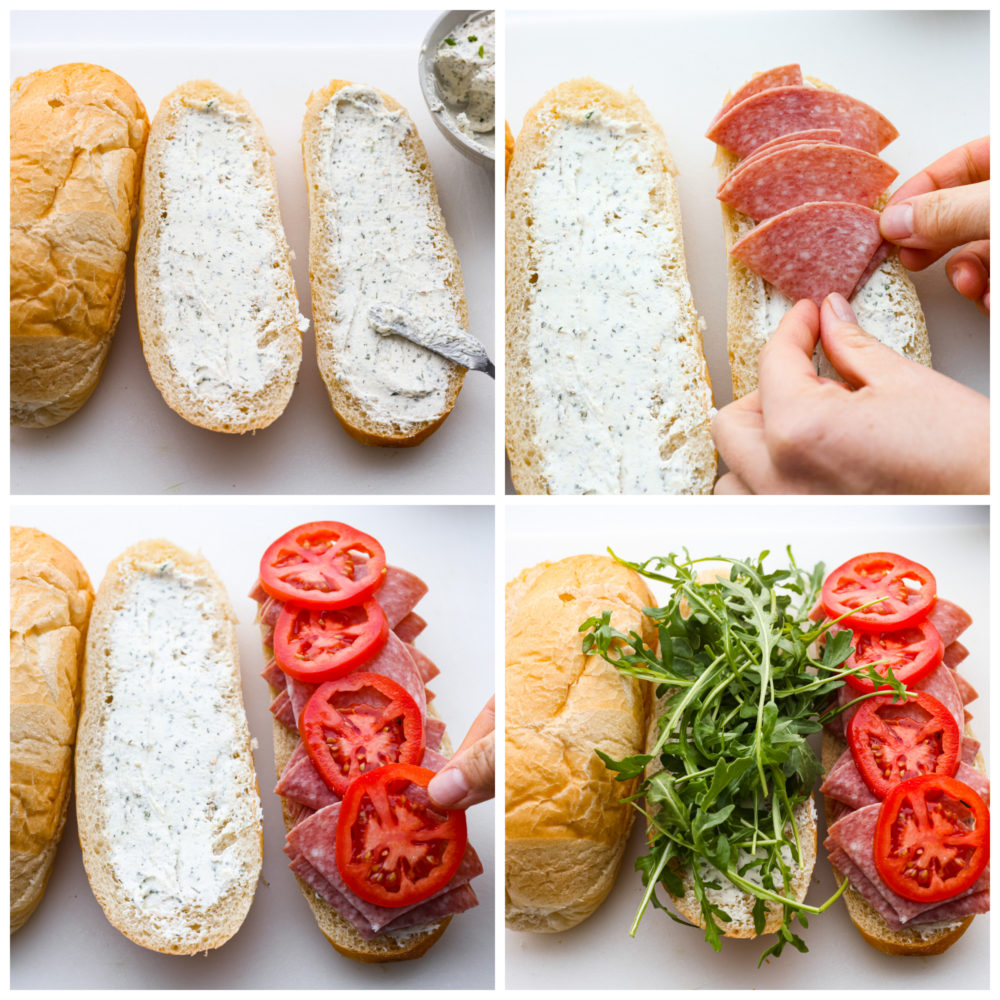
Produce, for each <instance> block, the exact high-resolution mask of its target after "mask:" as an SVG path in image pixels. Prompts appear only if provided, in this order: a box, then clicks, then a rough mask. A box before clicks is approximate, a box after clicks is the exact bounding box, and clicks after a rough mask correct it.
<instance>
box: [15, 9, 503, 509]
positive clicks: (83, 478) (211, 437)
mask: <svg viewBox="0 0 1000 1000" xmlns="http://www.w3.org/2000/svg"><path fill="white" fill-rule="evenodd" d="M439 13H440V12H439V11H438V12H435V11H426V12H400V13H397V14H394V15H393V16H392V17H391V18H387V16H386V14H385V13H381V12H369V13H365V12H321V13H315V14H304V13H280V14H278V13H267V12H258V13H256V14H252V15H251V14H246V13H244V14H240V15H235V14H232V13H228V12H227V13H218V12H216V13H214V14H213V13H200V12H199V13H197V14H194V13H174V14H162V13H160V14H155V13H151V14H143V13H135V12H132V13H124V12H122V13H118V12H114V13H103V14H102V13H90V14H88V15H76V17H77V18H78V20H77V21H76V22H75V23H73V22H70V21H69V19H70V18H71V15H68V14H65V15H63V14H60V15H59V19H58V21H56V17H55V15H52V14H48V15H41V16H35V17H31V16H25V15H15V17H14V21H13V25H12V33H11V41H12V48H11V79H12V80H13V79H14V78H15V77H17V76H21V75H23V74H25V73H29V72H33V71H34V70H37V69H39V68H46V69H47V68H49V67H51V66H56V65H59V64H60V63H64V62H95V63H98V64H100V65H103V66H107V67H108V68H109V69H112V70H114V71H115V72H116V73H118V74H119V75H120V76H122V77H124V78H125V79H126V80H127V81H128V82H129V83H130V84H131V85H132V86H133V87H134V88H135V90H136V92H137V93H138V95H139V97H140V98H141V99H142V101H143V103H144V104H145V106H146V111H147V113H148V115H149V117H150V120H152V118H153V116H154V115H155V113H156V111H157V109H158V108H159V105H160V101H161V100H162V98H163V97H165V96H166V95H167V94H168V93H170V91H172V90H173V89H174V88H175V87H177V86H178V85H179V84H181V83H184V82H185V81H187V80H194V79H200V78H205V77H207V78H209V79H212V80H214V81H215V82H216V83H218V84H220V85H221V86H223V87H226V88H227V89H229V90H232V91H237V90H242V92H243V95H244V97H246V98H247V100H248V101H249V102H250V104H251V106H252V107H253V109H254V111H255V112H256V113H257V115H258V116H259V117H260V119H261V121H262V122H263V124H264V130H265V132H266V133H267V137H268V139H269V140H270V142H271V145H272V146H273V147H274V150H275V153H276V156H275V158H274V161H273V162H274V167H275V170H276V172H277V176H278V197H279V201H280V206H281V218H282V222H283V223H284V227H285V234H286V236H287V238H288V243H289V245H290V246H291V248H292V250H293V251H294V253H295V256H296V259H295V261H294V262H293V264H292V271H293V273H294V276H295V284H296V288H297V291H298V299H299V307H300V309H301V311H302V313H303V315H304V316H306V317H308V318H310V319H311V318H312V309H311V306H310V297H309V210H308V203H307V199H306V187H305V177H304V175H303V172H302V151H301V145H300V141H301V133H302V118H303V116H304V114H305V108H306V100H307V99H308V97H309V94H310V93H311V92H312V91H313V90H318V89H319V88H321V87H323V86H325V85H326V84H327V83H328V82H329V81H330V80H331V79H334V78H340V79H346V80H354V81H357V82H363V83H370V84H372V85H373V86H376V87H378V88H379V89H380V90H382V91H384V92H386V93H388V94H390V95H392V96H393V97H395V98H396V99H397V100H398V101H399V102H400V103H401V104H402V105H403V106H404V107H405V108H406V109H407V110H408V111H409V113H410V115H411V117H412V118H413V120H414V122H415V124H416V126H417V130H418V132H419V133H420V136H421V138H422V139H423V141H424V143H425V145H426V146H427V155H428V156H429V158H430V161H431V165H432V166H433V168H434V174H435V179H436V181H437V187H438V193H439V197H440V200H441V207H442V209H443V211H444V215H445V220H446V222H447V225H448V231H449V232H450V233H451V236H452V238H453V239H454V241H455V245H456V247H457V249H458V255H459V258H460V260H461V263H462V271H463V275H464V278H465V290H466V297H467V299H468V303H469V323H470V330H471V332H472V333H473V335H474V336H476V337H478V338H479V339H480V340H482V341H483V343H484V344H485V345H486V347H487V350H488V351H489V354H490V357H494V356H495V352H494V338H493V329H494V315H493V312H494V246H493V232H494V218H493V215H494V213H493V192H492V190H491V188H490V183H489V178H488V177H487V174H486V172H485V171H484V170H483V169H482V168H481V167H478V166H476V165H475V164H473V163H471V162H470V161H469V160H467V159H466V158H465V157H464V156H462V155H461V154H460V153H459V152H457V151H456V150H454V149H453V148H452V147H451V146H450V145H449V144H448V143H447V142H446V141H445V139H444V137H443V136H442V135H441V134H440V132H439V131H438V129H437V127H436V126H435V125H434V122H433V121H432V119H431V116H430V113H429V112H428V110H427V106H426V104H425V103H424V99H423V96H422V94H421V91H420V85H419V80H418V76H417V55H418V52H419V49H420V44H421V42H422V41H423V37H424V34H425V32H426V31H427V29H428V28H429V27H430V26H431V24H432V23H433V22H434V20H435V18H436V17H437V16H438V14H439ZM237 17H238V18H239V20H240V24H241V28H242V30H239V31H238V33H237V32H234V27H233V25H234V21H235V20H236V18H237ZM195 25H197V32H196V35H195V37H194V38H192V29H193V28H194V26H195ZM74 30H76V31H78V33H79V37H80V41H79V42H77V41H75V40H74V38H75V36H74V35H73V31H74ZM67 34H68V36H69V37H67ZM89 38H97V39H99V41H97V42H91V41H88V40H87V39H89ZM45 39H48V41H47V42H46V41H45ZM192 41H193V42H194V44H191V42H192ZM112 42H113V43H114V44H109V43H112ZM132 244H133V245H132V251H133V252H132V253H130V254H129V263H128V272H127V287H126V290H125V302H124V306H123V308H122V317H121V322H120V324H119V327H118V332H117V334H116V335H115V339H114V342H113V344H112V347H111V352H110V356H109V359H108V363H107V367H106V368H105V370H104V374H103V375H102V377H101V381H100V384H99V385H98V387H97V389H96V390H95V392H94V394H93V396H91V398H90V400H89V401H88V402H87V403H86V404H85V405H84V406H83V408H82V409H81V410H79V411H78V412H77V413H76V414H74V415H73V416H72V417H70V418H69V419H68V420H65V421H63V423H61V424H58V425H56V426H55V427H51V428H48V429H39V430H35V429H32V430H28V429H24V428H12V429H11V492H12V493H19V494H52V493H101V494H116V493H166V494H173V495H176V494H182V493H201V494H204V493H213V494H223V495H233V494H238V493H251V494H265V495H282V494H310V493H320V494H323V493H325V494H445V493H447V494H483V493H492V492H493V489H494V475H495V473H494V461H493V439H494V438H493V427H494V399H495V396H494V389H495V386H494V382H493V380H492V379H490V378H488V377H487V376H486V375H484V374H482V373H480V372H470V373H469V374H468V375H467V376H466V379H465V386H464V388H463V389H462V391H461V393H460V395H459V397H458V402H457V403H456V404H455V408H454V410H453V411H452V413H451V415H450V416H449V417H448V419H447V420H446V421H445V422H444V425H443V426H442V427H441V428H440V429H439V430H438V431H437V432H436V433H435V434H434V435H432V436H431V437H430V438H429V439H428V440H427V441H425V442H424V443H423V444H422V445H420V446H419V447H417V448H403V449H385V448H370V447H366V446H365V445H361V444H358V443H357V442H356V441H354V440H353V439H352V438H349V437H348V436H347V434H346V433H345V432H344V431H343V429H342V428H341V426H340V424H339V423H338V421H337V419H336V418H335V417H334V415H333V411H332V409H331V407H330V401H329V397H328V395H327V391H326V386H325V385H324V384H323V380H322V378H321V377H320V374H319V369H318V367H317V364H316V348H315V334H314V330H313V328H312V326H310V328H309V331H308V332H307V333H306V334H305V335H304V337H303V355H302V364H301V367H300V369H299V375H298V383H297V385H296V388H295V391H294V392H293V394H292V398H291V400H290V401H289V403H288V406H287V408H286V409H285V412H284V413H283V414H282V415H281V416H280V417H278V419H277V420H276V421H275V422H274V423H273V424H271V426H270V427H267V428H265V429H264V430H260V431H257V432H256V434H246V435H244V436H242V437H241V436H239V435H230V434H219V433H215V432H214V431H208V430H204V429H202V428H200V427H195V426H194V425H193V424H189V423H188V422H187V421H186V420H184V419H183V418H181V417H180V416H178V415H177V414H176V413H174V411H173V410H171V409H170V408H169V407H168V406H167V404H166V403H165V402H164V401H163V397H162V396H161V395H160V393H159V391H158V390H157V388H156V386H155V385H154V384H153V380H152V378H151V377H150V374H149V369H148V368H147V367H146V362H145V359H144V357H143V354H142V348H141V344H140V340H139V329H138V326H137V323H136V314H135V285H134V278H135V271H134V267H133V258H134V249H135V240H134V238H133V241H132Z"/></svg>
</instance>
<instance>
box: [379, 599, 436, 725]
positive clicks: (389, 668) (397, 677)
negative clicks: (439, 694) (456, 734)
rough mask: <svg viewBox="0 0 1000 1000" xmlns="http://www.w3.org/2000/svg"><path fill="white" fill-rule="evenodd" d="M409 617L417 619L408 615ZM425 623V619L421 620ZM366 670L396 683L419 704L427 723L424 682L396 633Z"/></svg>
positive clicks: (393, 633)
mask: <svg viewBox="0 0 1000 1000" xmlns="http://www.w3.org/2000/svg"><path fill="white" fill-rule="evenodd" d="M407 617H417V616H415V615H408V616H407ZM421 621H423V619H421ZM364 667H365V670H366V671H367V672H368V673H371V674H381V675H382V676H383V677H388V678H389V680H391V681H395V682H396V683H397V684H398V685H399V686H400V687H402V688H403V689H404V690H405V691H406V693H407V694H408V695H409V696H410V697H411V698H412V699H413V700H414V701H415V702H416V703H417V707H418V708H419V709H420V718H421V719H422V720H423V722H424V724H425V725H426V723H427V695H426V693H425V690H424V682H423V681H422V680H421V679H420V671H419V670H418V669H417V665H416V664H415V663H414V662H413V657H411V656H410V651H409V647H408V646H407V645H406V643H405V642H402V641H401V640H400V639H399V637H398V636H397V635H396V633H395V632H390V633H389V638H388V640H387V641H386V644H385V645H384V646H383V647H382V648H381V649H380V650H379V652H378V653H376V654H375V656H373V657H372V658H371V659H370V660H368V661H367V662H366V663H365V665H364Z"/></svg>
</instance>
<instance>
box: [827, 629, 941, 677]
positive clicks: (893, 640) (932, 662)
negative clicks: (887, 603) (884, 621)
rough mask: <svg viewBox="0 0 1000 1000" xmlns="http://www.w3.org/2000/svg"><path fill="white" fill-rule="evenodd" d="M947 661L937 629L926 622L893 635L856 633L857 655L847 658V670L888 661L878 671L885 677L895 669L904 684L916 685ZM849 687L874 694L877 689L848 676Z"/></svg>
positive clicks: (855, 648) (880, 665) (876, 668)
mask: <svg viewBox="0 0 1000 1000" xmlns="http://www.w3.org/2000/svg"><path fill="white" fill-rule="evenodd" d="M943 657H944V644H943V643H942V642H941V636H940V635H939V634H938V630H937V629H936V628H935V627H934V625H933V624H932V623H931V622H930V621H927V620H924V621H922V622H915V623H914V624H913V625H907V626H905V627H904V628H899V629H895V630H894V631H892V632H864V631H861V630H860V629H859V630H856V631H855V633H854V652H853V653H851V655H850V656H849V657H848V658H847V662H846V663H845V664H844V666H845V667H864V666H867V665H868V664H869V663H874V662H875V661H876V660H886V659H887V660H888V661H889V662H888V663H880V664H879V665H878V666H877V667H875V672H876V673H878V674H881V675H882V676H883V677H885V676H886V674H887V673H888V670H889V667H892V673H893V676H894V677H895V678H896V680H897V681H902V682H903V683H904V684H915V683H916V682H917V681H919V680H921V679H922V678H924V677H926V676H927V675H928V674H929V673H930V672H931V671H932V670H933V669H934V668H935V667H936V666H937V665H938V664H939V663H940V662H941V660H942V658H943ZM845 680H846V681H847V683H848V684H850V685H851V687H853V688H857V689H858V690H859V691H865V692H869V691H874V690H875V685H874V684H873V683H872V682H871V681H870V680H869V679H868V678H867V677H854V676H848V677H847V678H845ZM879 690H880V691H887V690H890V688H889V685H888V684H884V685H879Z"/></svg>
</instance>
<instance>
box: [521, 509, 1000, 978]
mask: <svg viewBox="0 0 1000 1000" xmlns="http://www.w3.org/2000/svg"><path fill="white" fill-rule="evenodd" d="M628 509H629V512H630V517H629V518H627V519H626V518H623V517H622V510H621V508H620V507H611V506H601V507H598V508H596V509H592V508H590V507H589V506H588V507H587V508H584V507H582V506H574V507H560V508H559V510H558V511H554V510H552V509H551V507H549V506H547V505H546V506H539V505H532V506H531V507H525V506H521V505H519V506H517V507H510V508H508V510H507V515H506V518H507V523H506V538H507V541H506V547H505V559H504V578H505V579H507V580H509V579H511V578H512V577H513V576H515V575H516V574H517V573H519V572H520V571H521V570H522V569H524V568H525V567H527V566H533V565H535V564H536V563H538V562H542V561H544V560H555V559H562V558H565V557H566V556H570V555H576V554H578V553H581V552H595V553H602V554H603V553H604V552H605V550H606V547H607V546H610V547H611V548H613V549H614V551H615V552H616V553H617V554H618V555H619V556H621V557H622V558H623V559H628V560H631V561H634V562H641V561H643V560H645V559H648V558H649V557H650V556H660V555H663V556H665V555H668V554H669V553H671V552H676V553H678V554H682V551H683V548H684V547H685V546H687V548H688V551H689V552H690V553H691V556H692V557H694V558H697V557H699V556H713V555H724V556H732V557H736V558H747V557H751V558H755V557H756V556H757V555H758V554H759V553H760V552H762V551H764V550H765V549H769V550H770V552H771V555H770V556H769V557H768V559H767V562H766V563H765V566H767V567H769V568H772V569H776V568H779V567H783V566H787V565H788V563H787V561H786V556H785V546H786V545H789V544H790V545H791V546H792V551H793V553H794V555H795V560H796V562H797V563H798V565H799V566H803V567H807V568H809V569H812V567H813V566H814V565H815V564H816V563H817V562H824V563H825V564H826V568H827V571H829V570H832V569H834V568H835V567H837V566H839V565H840V564H841V563H842V562H844V561H845V560H847V559H849V558H850V557H851V556H853V555H857V554H859V553H861V552H870V551H878V550H885V551H891V552H898V553H900V554H902V555H905V556H907V557H908V558H911V559H914V560H915V561H917V562H919V563H922V564H923V565H925V566H927V567H928V568H929V569H930V570H931V571H932V572H933V573H934V575H935V576H936V578H937V582H938V593H939V594H941V596H942V597H947V598H948V599H949V600H952V601H955V602H956V603H957V604H959V605H961V606H962V607H964V608H965V609H966V610H967V611H968V612H969V614H970V615H972V617H973V619H974V624H973V625H971V626H970V627H969V629H968V630H967V631H966V632H965V634H964V635H963V636H962V642H963V643H964V644H965V645H966V646H967V647H968V648H969V650H970V655H969V657H968V659H967V660H965V662H964V663H963V664H962V665H961V666H960V667H959V670H960V671H961V673H962V674H963V675H964V676H965V677H966V678H967V679H968V680H969V681H970V683H971V684H972V685H973V687H975V688H976V689H977V691H978V692H979V700H978V701H975V702H972V703H971V704H970V705H969V710H970V711H971V712H972V714H973V715H974V716H975V718H974V721H973V723H972V726H973V729H974V730H975V732H976V736H977V737H978V738H979V739H980V740H982V743H983V756H984V757H985V759H986V761H987V763H988V762H989V759H990V757H989V747H990V728H989V722H990V719H989V715H990V713H989V698H990V674H989V620H990V603H989V596H990V595H989V580H990V577H989V513H988V508H987V507H971V506H970V507H965V506H963V507H957V506H950V507H930V506H927V507H924V506H908V507H893V506H879V507H868V506H857V505H851V506H840V507H826V506H801V505H794V506H757V505H754V508H753V510H752V511H746V510H744V511H743V512H742V514H741V515H740V517H739V518H738V521H739V523H738V524H734V520H735V519H734V518H732V517H720V516H719V514H718V512H713V511H710V510H707V509H706V508H705V505H704V504H701V505H698V506H696V505H693V504H692V505H686V506H685V508H684V509H683V511H681V510H680V509H679V508H677V507H674V508H672V510H674V511H676V512H677V514H678V515H679V516H678V517H676V518H674V519H671V520H672V521H673V523H669V522H667V521H666V519H664V518H663V516H662V508H655V507H651V506H643V507H636V506H632V507H629V508H628ZM644 512H646V513H648V515H649V516H648V517H643V516H642V515H643V513H644ZM647 582H648V583H649V585H650V587H651V589H652V591H653V593H654V595H655V596H656V598H657V600H658V601H661V602H662V601H663V600H664V599H665V598H666V596H667V595H668V593H669V588H668V587H666V585H664V584H661V583H658V582H656V581H652V580H650V581H647ZM813 739H814V740H817V743H816V747H817V748H818V737H813ZM817 809H818V811H819V816H820V824H819V844H820V847H819V852H818V859H817V862H816V868H815V870H814V875H813V882H812V887H811V888H810V890H809V895H808V901H809V902H810V903H811V904H813V905H818V904H820V903H822V902H823V901H825V900H826V899H829V897H830V896H832V895H833V893H834V892H835V891H836V883H835V882H834V879H833V872H832V870H831V868H830V863H829V861H828V860H827V857H826V851H825V850H824V849H823V847H822V843H823V839H824V838H825V837H826V824H825V822H824V820H823V808H822V805H819V804H818V805H817ZM638 819H640V820H641V817H638ZM644 853H645V848H644V836H643V824H642V823H641V822H636V824H635V826H634V827H633V830H632V835H631V838H630V840H629V843H628V848H627V850H626V853H625V858H624V860H623V861H622V866H621V870H620V872H619V873H618V878H617V880H616V882H615V885H614V887H613V889H612V890H611V893H610V895H609V896H608V898H607V899H606V900H605V901H604V903H602V904H601V906H600V907H599V908H598V910H597V911H596V913H594V914H593V915H592V916H590V917H588V918H587V919H586V920H585V921H584V922H583V923H581V924H579V925H578V926H577V927H574V928H572V929H571V930H569V931H566V932H565V933H562V934H523V933H517V932H514V931H505V935H504V936H505V971H506V987H507V989H547V988H553V989H556V988H558V989H566V990H573V989H579V988H586V989H602V988H603V989H616V990H617V989H664V988H667V989H743V990H749V989H794V990H805V989H858V990H876V989H901V990H902V989H907V988H909V989H918V990H930V989H943V988H945V989H947V990H949V991H951V990H971V989H986V988H988V986H989V945H990V941H989V937H990V935H989V930H990V918H989V916H979V917H976V919H975V920H974V921H973V922H972V926H971V927H970V928H969V930H967V931H966V932H965V934H964V936H963V937H962V939H961V940H960V941H959V942H958V943H957V944H955V945H954V946H953V947H952V948H951V949H950V950H949V951H947V952H946V953H945V954H944V955H939V956H936V957H934V958H899V957H893V956H889V955H883V954H881V953H880V952H877V951H875V950H874V949H873V948H871V947H869V946H868V945H867V944H865V942H864V941H863V940H862V938H861V936H860V935H859V934H858V932H857V931H856V930H855V928H854V925H853V924H852V923H851V920H850V918H849V917H848V915H847V909H846V907H845V906H844V904H843V903H841V902H840V901H838V902H837V903H835V904H834V905H833V906H831V907H830V909H829V910H827V911H826V912H825V913H821V914H819V915H816V916H810V917H809V928H808V929H803V928H801V927H800V926H799V925H798V922H797V921H796V924H795V930H796V933H797V934H798V935H799V936H800V937H801V938H802V939H803V940H804V941H805V942H806V944H807V946H808V947H809V953H808V954H805V955H801V954H799V953H798V952H797V951H795V950H793V949H792V948H790V947H786V949H785V951H784V953H783V954H782V955H781V957H780V958H777V959H774V958H772V959H770V961H769V963H768V964H765V965H764V967H763V968H762V969H760V971H758V970H757V962H758V960H759V958H760V955H761V953H762V952H763V951H764V949H765V948H766V947H768V946H769V945H770V944H771V943H772V942H773V940H774V938H773V937H771V938H768V939H767V941H766V943H762V942H761V941H760V940H756V941H735V940H733V941H729V940H725V941H723V943H722V951H721V953H720V954H716V953H715V952H713V951H712V949H711V947H710V946H709V945H708V944H706V943H705V941H704V939H703V938H704V936H703V934H702V932H700V931H697V930H693V929H691V928H688V927H682V926H680V925H679V924H675V923H673V921H671V920H670V918H669V917H667V916H666V915H664V914H663V913H660V912H659V911H656V910H654V909H652V907H650V908H649V909H648V910H647V911H646V913H645V915H644V916H643V918H642V923H641V924H640V925H639V931H638V933H637V935H636V937H635V939H631V938H629V936H628V931H629V928H630V927H631V925H632V921H633V919H634V918H635V913H636V909H637V907H638V905H639V901H640V899H641V898H642V892H643V888H642V883H641V881H640V879H639V876H638V875H637V874H636V872H635V870H634V863H635V859H636V858H637V857H639V856H640V854H644ZM665 898H666V895H665V893H662V892H661V894H660V899H661V901H662V900H665Z"/></svg>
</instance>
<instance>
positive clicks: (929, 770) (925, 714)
mask: <svg viewBox="0 0 1000 1000" xmlns="http://www.w3.org/2000/svg"><path fill="white" fill-rule="evenodd" d="M847 742H848V744H849V745H850V748H851V756H852V757H853V758H854V763H855V764H857V765H858V771H859V772H860V773H861V778H862V780H863V781H864V783H865V784H866V785H867V786H868V790H869V791H870V792H871V793H872V795H874V796H875V797H876V798H878V799H884V798H885V797H886V795H887V794H888V792H889V789H890V788H892V787H893V786H894V785H898V784H899V783H900V782H901V781H905V780H907V779H909V778H914V777H916V776H917V775H921V774H940V775H943V776H944V777H946V778H951V777H954V775H955V772H956V771H958V765H959V763H960V757H959V754H960V752H961V746H962V742H961V734H960V733H959V731H958V723H957V722H956V721H955V717H954V716H953V715H952V714H951V712H949V711H948V709H947V708H946V707H945V706H944V705H942V704H941V702H940V701H938V700H937V698H934V697H932V696H931V695H929V694H927V692H926V691H911V692H910V696H909V698H908V699H907V700H906V701H905V702H902V703H897V704H893V701H892V695H881V696H880V697H878V698H869V699H868V701H863V702H862V703H861V704H860V705H859V706H858V710H857V712H856V713H855V715H854V718H853V719H851V721H850V722H849V723H848V726H847Z"/></svg>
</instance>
